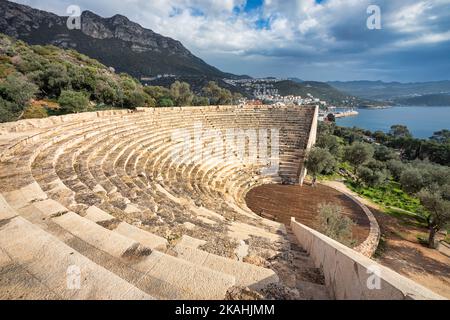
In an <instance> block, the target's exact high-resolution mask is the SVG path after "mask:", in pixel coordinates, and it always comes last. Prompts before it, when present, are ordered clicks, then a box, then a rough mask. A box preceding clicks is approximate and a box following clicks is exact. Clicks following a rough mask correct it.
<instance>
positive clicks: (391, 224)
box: [329, 181, 450, 299]
mask: <svg viewBox="0 0 450 320" xmlns="http://www.w3.org/2000/svg"><path fill="white" fill-rule="evenodd" d="M329 184H331V185H333V186H334V187H336V188H339V189H340V190H343V191H345V192H349V193H352V192H351V191H350V190H348V189H347V187H346V186H345V185H344V184H343V183H340V182H335V181H333V182H329ZM352 194H353V193H352ZM353 195H355V194H353ZM355 196H356V197H357V198H358V199H359V200H360V201H362V202H363V203H365V204H366V205H367V206H368V207H369V209H370V210H371V211H372V213H373V214H374V215H375V218H376V219H377V221H378V224H379V225H380V229H381V233H382V236H383V239H384V240H383V241H382V242H381V243H380V245H379V251H378V252H377V255H376V258H375V259H376V260H377V261H378V262H379V263H381V264H382V265H384V266H386V267H389V268H391V269H392V270H394V271H396V272H398V273H400V274H402V275H404V276H406V277H408V278H410V279H412V280H414V281H416V282H418V283H420V284H421V285H423V286H425V287H428V288H429V289H431V290H433V291H434V292H436V293H438V294H440V295H442V296H444V297H446V298H449V299H450V258H449V257H447V256H445V255H443V254H442V253H440V252H439V251H437V250H434V249H430V248H428V247H426V246H423V245H421V244H420V243H419V242H418V240H417V236H418V235H422V236H426V235H427V230H426V229H424V228H419V227H417V226H415V224H414V221H410V220H409V219H408V218H406V217H405V218H403V219H399V218H396V217H392V216H389V215H387V214H385V213H383V211H382V209H381V208H380V207H379V206H378V205H376V204H373V203H371V202H370V201H369V200H367V199H365V198H361V197H359V196H358V195H355Z"/></svg>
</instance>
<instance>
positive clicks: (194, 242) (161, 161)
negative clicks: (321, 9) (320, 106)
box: [0, 107, 327, 299]
mask: <svg viewBox="0 0 450 320" xmlns="http://www.w3.org/2000/svg"><path fill="white" fill-rule="evenodd" d="M312 113H313V110H312V109H311V108H270V107H262V108H260V109H254V108H248V107H244V108H237V107H217V108H216V107H207V108H206V107H205V108H170V109H160V110H158V109H149V110H148V111H146V112H138V113H119V114H118V115H108V116H106V115H105V116H102V115H97V116H95V117H92V118H89V117H86V118H80V119H73V120H71V121H67V122H61V123H59V124H57V125H52V126H48V127H45V128H36V129H35V130H33V131H30V134H29V135H26V132H25V133H24V134H23V135H22V134H20V135H19V136H17V134H16V133H15V134H12V133H11V139H10V140H9V142H8V134H7V135H6V136H5V135H4V136H3V137H1V139H0V140H1V142H2V143H1V145H0V148H2V149H1V154H2V156H1V161H0V182H1V184H0V210H1V211H0V275H1V277H0V298H2V299H27V298H32V299H34V298H38V299H53V298H57V299H224V298H225V297H229V295H228V294H227V293H229V292H230V291H233V292H236V290H250V291H252V292H255V294H257V295H260V297H263V298H284V299H293V298H294V299H316V298H319V299H323V298H325V297H327V295H326V294H325V290H324V287H323V285H322V281H321V279H320V272H319V271H318V270H317V269H316V268H314V266H313V265H312V263H311V261H309V258H308V256H307V254H306V253H305V252H304V251H302V250H301V248H299V247H298V246H297V245H295V243H293V242H292V241H293V240H292V239H290V234H289V232H287V231H286V228H285V226H284V225H281V224H279V223H276V222H273V221H270V220H267V219H264V218H261V217H259V216H257V215H255V214H254V213H252V212H251V211H250V210H248V208H247V207H246V205H245V200H244V198H245V194H246V193H247V192H248V191H249V190H250V189H251V188H253V187H254V186H257V185H260V184H264V183H277V182H280V181H284V180H286V179H288V180H289V181H294V180H295V179H298V172H299V171H298V170H299V167H300V166H301V163H302V161H303V158H302V148H304V147H305V141H306V139H307V134H308V132H309V131H308V130H309V129H308V128H309V127H310V124H308V121H309V122H310V121H311V118H312ZM199 121H200V122H201V123H202V125H203V126H204V128H207V129H214V130H217V131H216V132H217V135H218V136H219V137H220V139H211V140H208V139H206V140H205V141H203V142H202V143H203V150H204V151H205V152H204V153H203V154H201V155H197V154H196V155H194V156H191V155H190V154H183V153H182V152H180V148H179V145H180V141H177V140H176V139H174V136H173V132H174V130H177V132H182V135H181V138H183V139H186V140H184V141H188V140H189V141H193V140H194V139H195V130H196V129H195V126H196V124H197V123H198V122H199ZM19 127H20V126H19ZM233 128H252V129H255V130H256V129H266V128H279V129H280V131H281V135H280V138H281V140H280V161H281V166H280V169H279V171H278V172H277V173H276V174H274V175H272V176H262V175H261V168H262V167H263V164H261V163H259V162H258V161H257V160H256V161H246V160H244V161H243V160H242V159H240V158H237V157H234V158H230V159H229V160H227V161H220V160H219V159H217V158H216V157H215V156H214V153H213V152H212V151H213V150H215V149H218V148H220V147H221V146H222V145H223V142H224V140H225V136H226V133H225V132H226V130H228V129H233ZM10 131H13V130H10ZM269 145H270V142H269ZM237 152H238V150H235V149H232V150H231V153H233V154H236V153H237ZM71 268H75V270H78V271H77V272H78V273H79V274H77V275H76V276H77V277H78V278H76V279H79V281H80V282H81V283H80V286H79V289H73V288H72V289H70V288H69V287H70V286H68V283H67V281H68V279H72V278H71V277H70V276H71V275H70V274H68V272H69V271H70V270H72V269H71ZM68 270H69V271H68ZM293 277H294V278H295V279H293ZM236 288H237V289H236Z"/></svg>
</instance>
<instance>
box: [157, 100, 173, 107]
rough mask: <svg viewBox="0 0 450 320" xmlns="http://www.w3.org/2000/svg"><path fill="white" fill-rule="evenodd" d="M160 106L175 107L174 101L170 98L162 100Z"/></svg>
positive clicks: (159, 102)
mask: <svg viewBox="0 0 450 320" xmlns="http://www.w3.org/2000/svg"><path fill="white" fill-rule="evenodd" d="M158 106H160V107H173V101H172V99H170V98H161V99H160V100H159V101H158Z"/></svg>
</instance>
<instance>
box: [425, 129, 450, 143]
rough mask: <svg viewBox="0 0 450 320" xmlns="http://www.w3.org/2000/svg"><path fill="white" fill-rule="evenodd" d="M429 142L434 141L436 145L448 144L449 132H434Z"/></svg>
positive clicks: (449, 140) (449, 139) (445, 130)
mask: <svg viewBox="0 0 450 320" xmlns="http://www.w3.org/2000/svg"><path fill="white" fill-rule="evenodd" d="M430 140H433V141H436V142H438V143H450V130H447V129H444V130H441V131H436V132H435V133H433V136H431V137H430Z"/></svg>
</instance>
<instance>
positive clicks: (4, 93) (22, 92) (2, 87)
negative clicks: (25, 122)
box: [0, 74, 37, 108]
mask: <svg viewBox="0 0 450 320" xmlns="http://www.w3.org/2000/svg"><path fill="white" fill-rule="evenodd" d="M36 92H37V87H36V86H35V85H34V84H33V83H30V82H29V81H28V79H27V78H25V77H24V76H21V75H19V74H11V75H9V76H8V77H6V79H5V80H4V81H3V82H0V97H2V98H3V99H4V100H7V101H9V102H12V103H14V104H16V105H17V106H20V107H22V108H23V107H25V106H26V105H28V103H29V101H30V100H31V99H32V98H33V97H34V95H35V94H36Z"/></svg>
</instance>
